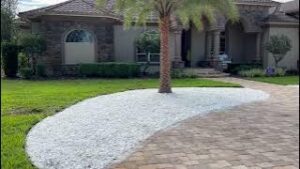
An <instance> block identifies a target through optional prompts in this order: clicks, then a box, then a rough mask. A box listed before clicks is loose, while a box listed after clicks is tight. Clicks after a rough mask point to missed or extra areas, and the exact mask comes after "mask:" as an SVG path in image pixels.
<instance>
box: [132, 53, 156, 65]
mask: <svg viewBox="0 0 300 169" xmlns="http://www.w3.org/2000/svg"><path fill="white" fill-rule="evenodd" d="M136 60H137V62H151V63H159V60H160V54H159V53H148V54H147V53H139V52H136Z"/></svg>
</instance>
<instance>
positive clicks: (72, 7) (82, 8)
mask: <svg viewBox="0 0 300 169" xmlns="http://www.w3.org/2000/svg"><path fill="white" fill-rule="evenodd" d="M236 3H237V4H247V5H262V6H274V5H275V4H277V3H276V2H274V1H272V0H236ZM114 4H115V0H108V3H107V6H106V8H102V9H99V8H97V6H96V0H68V1H66V2H62V3H59V4H56V5H51V6H47V7H44V8H39V9H34V10H30V11H26V12H21V13H19V16H20V17H25V18H35V17H37V16H40V15H59V14H61V15H62V14H64V15H86V16H98V17H112V18H115V19H120V17H119V16H117V15H116V14H115V13H113V11H112V6H113V5H114ZM153 17H154V16H150V19H151V20H153Z"/></svg>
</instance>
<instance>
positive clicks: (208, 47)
mask: <svg viewBox="0 0 300 169" xmlns="http://www.w3.org/2000/svg"><path fill="white" fill-rule="evenodd" d="M211 45H212V36H211V32H207V35H206V60H209V59H211V47H212V46H211Z"/></svg>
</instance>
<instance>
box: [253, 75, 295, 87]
mask: <svg viewBox="0 0 300 169" xmlns="http://www.w3.org/2000/svg"><path fill="white" fill-rule="evenodd" d="M249 80H255V81H259V82H265V83H273V84H278V85H299V76H284V77H256V78H250V79H249Z"/></svg>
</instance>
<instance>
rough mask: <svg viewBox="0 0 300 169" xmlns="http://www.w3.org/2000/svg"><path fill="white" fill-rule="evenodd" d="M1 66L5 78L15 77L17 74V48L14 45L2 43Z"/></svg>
mask: <svg viewBox="0 0 300 169" xmlns="http://www.w3.org/2000/svg"><path fill="white" fill-rule="evenodd" d="M1 49H2V66H3V70H4V73H5V75H6V76H7V77H16V76H17V72H18V54H19V46H18V45H16V44H14V43H3V44H2V45H1Z"/></svg>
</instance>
